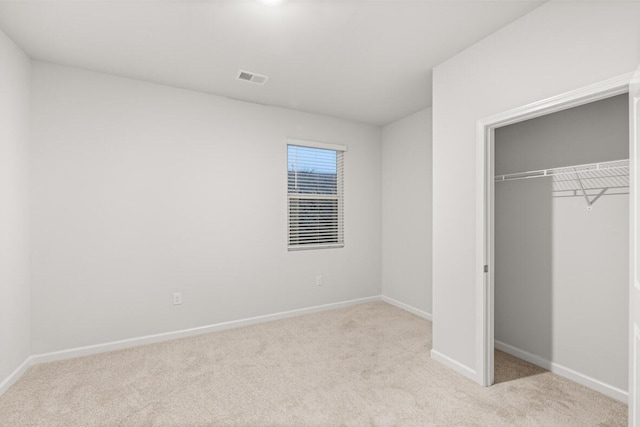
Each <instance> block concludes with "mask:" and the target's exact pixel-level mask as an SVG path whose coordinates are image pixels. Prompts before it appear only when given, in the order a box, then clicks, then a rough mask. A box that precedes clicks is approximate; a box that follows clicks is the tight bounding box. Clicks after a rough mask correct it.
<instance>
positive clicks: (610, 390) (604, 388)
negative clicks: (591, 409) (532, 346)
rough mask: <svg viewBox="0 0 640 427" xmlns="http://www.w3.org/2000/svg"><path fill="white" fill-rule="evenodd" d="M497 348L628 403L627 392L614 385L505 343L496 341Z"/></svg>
mask: <svg viewBox="0 0 640 427" xmlns="http://www.w3.org/2000/svg"><path fill="white" fill-rule="evenodd" d="M495 348H496V349H498V350H501V351H504V352H505V353H509V354H510V355H512V356H515V357H517V358H519V359H522V360H525V361H527V362H529V363H533V364H534V365H536V366H540V367H541V368H544V369H547V370H549V371H551V372H553V373H554V374H556V375H559V376H561V377H564V378H567V379H569V380H571V381H573V382H576V383H578V384H581V385H583V386H585V387H589V388H590V389H592V390H595V391H598V392H600V393H602V394H604V395H606V396H609V397H610V398H612V399H615V400H617V401H619V402H622V403H625V404H626V403H627V402H628V396H629V395H628V393H627V392H626V391H624V390H621V389H619V388H617V387H614V386H612V385H609V384H606V383H604V382H602V381H600V380H597V379H595V378H591V377H589V376H587V375H585V374H582V373H580V372H577V371H574V370H573V369H569V368H567V367H565V366H562V365H560V364H558V363H555V362H552V361H550V360H547V359H544V358H542V357H540V356H536V355H535V354H532V353H529V352H527V351H524V350H520V349H519V348H516V347H514V346H512V345H509V344H506V343H503V342H501V341H495Z"/></svg>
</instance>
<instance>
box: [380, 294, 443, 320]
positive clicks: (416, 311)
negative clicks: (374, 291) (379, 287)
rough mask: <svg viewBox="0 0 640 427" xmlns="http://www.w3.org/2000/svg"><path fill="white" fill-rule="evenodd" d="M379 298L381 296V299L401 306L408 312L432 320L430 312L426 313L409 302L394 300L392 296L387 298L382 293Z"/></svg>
mask: <svg viewBox="0 0 640 427" xmlns="http://www.w3.org/2000/svg"><path fill="white" fill-rule="evenodd" d="M380 298H382V301H384V302H387V303H389V304H391V305H395V306H396V307H398V308H401V309H403V310H405V311H408V312H409V313H413V314H415V315H416V316H418V317H422V318H423V319H427V320H429V321H432V320H433V316H432V315H431V313H427V312H426V311H422V310H420V309H419V308H415V307H413V306H411V305H409V304H405V303H403V302H400V301H398V300H395V299H393V298H389V297H386V296H384V295H382V296H381V297H380Z"/></svg>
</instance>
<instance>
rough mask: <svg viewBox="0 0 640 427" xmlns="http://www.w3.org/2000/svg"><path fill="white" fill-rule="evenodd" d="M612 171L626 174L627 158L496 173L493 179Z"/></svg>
mask: <svg viewBox="0 0 640 427" xmlns="http://www.w3.org/2000/svg"><path fill="white" fill-rule="evenodd" d="M614 171H623V172H626V174H624V175H628V173H629V159H625V160H613V161H609V162H600V163H588V164H584V165H576V166H562V167H557V168H550V169H541V170H535V171H527V172H517V173H510V174H504V175H496V176H495V181H496V182H501V181H512V180H518V179H530V178H544V177H550V176H564V175H571V176H576V174H593V173H597V172H602V173H605V172H614Z"/></svg>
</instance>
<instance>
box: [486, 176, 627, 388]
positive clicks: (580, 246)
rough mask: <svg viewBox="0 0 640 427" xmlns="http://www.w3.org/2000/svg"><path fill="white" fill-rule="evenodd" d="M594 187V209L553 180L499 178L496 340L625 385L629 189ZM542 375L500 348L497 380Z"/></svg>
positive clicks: (590, 192)
mask: <svg viewBox="0 0 640 427" xmlns="http://www.w3.org/2000/svg"><path fill="white" fill-rule="evenodd" d="M569 181H571V180H570V179H568V180H567V182H569ZM575 182H577V181H575ZM591 184H592V185H591V187H592V188H590V189H587V196H588V201H589V202H590V203H591V205H592V207H591V209H587V207H588V203H587V200H585V197H584V195H583V193H582V191H579V190H576V189H575V188H570V187H568V185H569V184H568V183H564V184H561V185H558V183H557V180H554V179H553V178H550V177H545V178H535V179H524V180H515V181H505V182H497V183H496V191H495V339H496V343H497V345H498V344H499V343H503V344H506V345H508V346H511V347H512V348H515V349H518V350H520V351H524V352H527V353H530V354H531V355H534V356H537V357H538V358H539V359H543V360H544V361H547V362H554V363H558V364H559V365H562V366H564V367H567V368H570V369H573V370H575V371H577V372H580V373H583V374H585V375H587V376H589V377H592V378H595V379H597V380H600V381H603V382H605V383H606V384H611V385H614V386H616V387H619V388H621V389H624V388H625V387H626V363H627V361H626V354H627V343H626V331H627V327H626V317H627V306H626V302H625V301H626V286H627V267H628V260H627V255H628V253H627V246H628V225H627V224H628V192H629V190H628V187H625V186H624V185H622V186H620V187H619V188H615V186H611V187H605V186H600V187H599V188H596V187H598V186H597V185H593V182H592V183H591ZM627 185H628V184H627ZM516 360H517V359H516ZM522 363H525V362H522ZM537 373H540V368H537V367H529V368H526V369H525V368H523V366H520V365H519V364H518V363H516V362H514V361H513V360H512V359H505V357H504V356H503V355H500V352H496V359H495V382H496V383H499V382H505V381H512V380H516V379H518V378H523V377H527V376H530V375H535V374H537Z"/></svg>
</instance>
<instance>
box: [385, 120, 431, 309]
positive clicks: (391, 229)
mask: <svg viewBox="0 0 640 427" xmlns="http://www.w3.org/2000/svg"><path fill="white" fill-rule="evenodd" d="M382 294H383V295H384V296H386V297H389V298H392V299H394V300H396V301H398V302H401V303H403V304H407V305H409V306H411V307H413V308H417V309H418V310H420V311H421V312H423V313H427V314H431V108H427V109H424V110H422V111H419V112H417V113H415V114H412V115H411V116H408V117H405V118H403V119H401V120H398V121H396V122H394V123H391V124H389V125H386V126H384V127H383V128H382Z"/></svg>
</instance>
